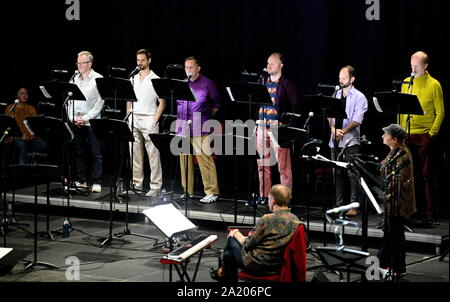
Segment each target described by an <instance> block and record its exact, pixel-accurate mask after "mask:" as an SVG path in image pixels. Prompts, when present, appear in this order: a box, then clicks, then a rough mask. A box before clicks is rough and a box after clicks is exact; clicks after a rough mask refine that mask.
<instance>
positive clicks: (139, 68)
mask: <svg viewBox="0 0 450 302" xmlns="http://www.w3.org/2000/svg"><path fill="white" fill-rule="evenodd" d="M139 71H141V67H139V66H136V68H135V69H134V70H133V71H132V72H131V73H130V75H129V76H128V77H129V78H131V77H134V76H135V75H137V74H138V73H139Z"/></svg>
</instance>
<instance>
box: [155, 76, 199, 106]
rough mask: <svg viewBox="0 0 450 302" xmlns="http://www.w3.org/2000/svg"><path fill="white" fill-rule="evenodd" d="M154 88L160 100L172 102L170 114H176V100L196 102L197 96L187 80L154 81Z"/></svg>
mask: <svg viewBox="0 0 450 302" xmlns="http://www.w3.org/2000/svg"><path fill="white" fill-rule="evenodd" d="M152 83H153V88H154V89H155V92H156V94H157V95H158V97H159V98H160V99H166V100H170V114H174V110H173V109H174V108H173V106H174V103H175V101H176V100H183V101H196V98H195V94H194V92H193V91H192V89H191V88H190V87H189V83H188V82H187V81H185V80H177V79H152Z"/></svg>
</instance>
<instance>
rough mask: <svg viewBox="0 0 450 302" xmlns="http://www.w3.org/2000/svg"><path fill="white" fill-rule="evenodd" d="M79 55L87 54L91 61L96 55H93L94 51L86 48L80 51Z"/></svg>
mask: <svg viewBox="0 0 450 302" xmlns="http://www.w3.org/2000/svg"><path fill="white" fill-rule="evenodd" d="M78 56H87V57H88V59H89V61H91V62H92V61H94V56H93V55H92V53H91V52H90V51H86V50H83V51H80V52H79V53H78Z"/></svg>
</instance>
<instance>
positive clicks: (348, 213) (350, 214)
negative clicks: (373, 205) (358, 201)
mask: <svg viewBox="0 0 450 302" xmlns="http://www.w3.org/2000/svg"><path fill="white" fill-rule="evenodd" d="M345 216H347V217H355V216H358V211H356V210H355V209H351V210H349V211H347V213H345Z"/></svg>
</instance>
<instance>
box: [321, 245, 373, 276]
mask: <svg viewBox="0 0 450 302" xmlns="http://www.w3.org/2000/svg"><path fill="white" fill-rule="evenodd" d="M316 251H317V253H318V254H319V257H320V260H321V261H322V263H323V264H325V267H326V268H328V269H330V270H333V271H338V272H346V273H347V282H350V273H355V274H365V272H366V271H367V269H368V268H369V266H370V265H368V264H366V259H367V257H369V256H370V254H369V253H367V252H362V251H358V250H353V249H347V248H344V247H326V246H318V247H316ZM340 280H341V281H342V276H340Z"/></svg>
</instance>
